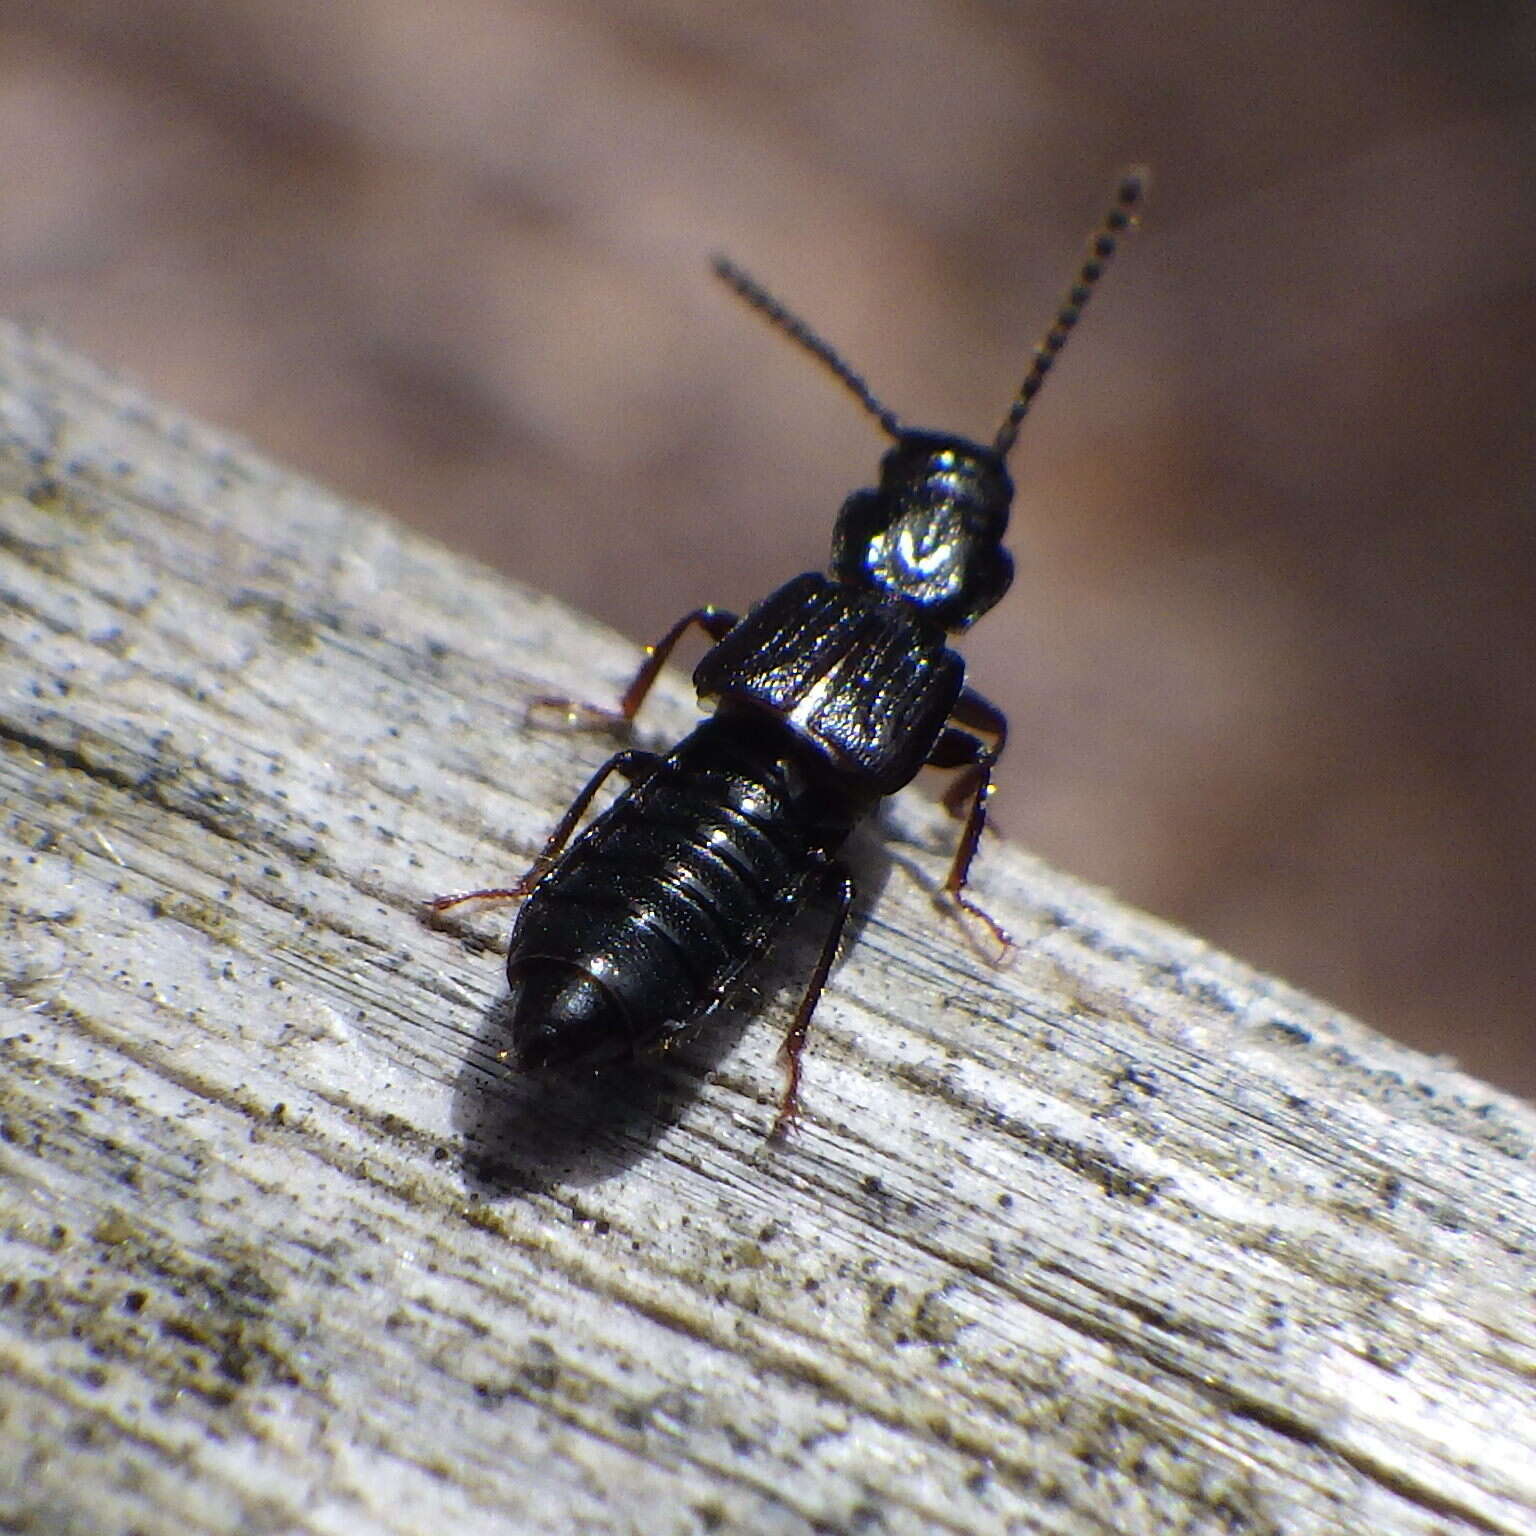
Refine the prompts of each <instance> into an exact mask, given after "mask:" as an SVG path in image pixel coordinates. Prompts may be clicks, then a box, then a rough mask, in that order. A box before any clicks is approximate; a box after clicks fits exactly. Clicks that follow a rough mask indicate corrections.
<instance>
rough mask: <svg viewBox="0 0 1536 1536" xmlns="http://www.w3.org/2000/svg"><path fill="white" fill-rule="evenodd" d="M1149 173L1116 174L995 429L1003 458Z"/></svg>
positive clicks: (1127, 227) (1130, 225) (1132, 222)
mask: <svg viewBox="0 0 1536 1536" xmlns="http://www.w3.org/2000/svg"><path fill="white" fill-rule="evenodd" d="M1148 179H1149V178H1148V175H1147V172H1146V170H1145V168H1144V167H1141V166H1137V167H1136V168H1135V169H1133V170H1129V171H1127V172H1126V173H1125V175H1124V176H1122V177H1121V178H1120V185H1119V187H1118V188H1117V189H1116V191H1115V202H1114V206H1113V207H1112V208H1111V209H1110V210H1109V212H1108V213H1106V214H1105V215H1104V220H1103V222H1102V223H1101V224H1100V225H1099V227H1098V228H1097V229H1096V230H1095V231H1094V232H1093V238H1092V239H1091V240H1090V241H1089V243H1088V256H1087V259H1086V260H1085V261H1084V262H1083V264H1082V266H1081V267H1079V268H1078V272H1077V276H1076V278H1074V279H1073V282H1072V286H1071V287H1070V288H1068V289H1067V291H1066V294H1065V296H1064V297H1063V298H1062V301H1061V306H1060V308H1058V309H1057V311H1056V319H1055V320H1054V321H1053V322H1052V325H1051V328H1050V330H1048V331H1047V332H1046V333H1045V335H1044V337H1042V338H1041V341H1040V344H1039V345H1038V346H1037V347H1036V348H1035V360H1034V362H1032V363H1031V364H1030V365H1029V372H1028V373H1027V374H1026V375H1025V376H1024V382H1023V383H1022V384H1021V385H1020V386H1019V392H1018V394H1017V395H1015V396H1014V401H1013V404H1012V405H1011V406H1010V407H1009V409H1008V415H1007V416H1006V417H1005V418H1004V420H1003V424H1002V426H1000V427H999V428H998V429H997V436H996V438H994V439H993V442H992V446H993V448H994V449H996V451H997V453H998V454H999V456H1000V457H1002V458H1007V456H1008V454H1009V451H1010V450H1011V449H1012V448H1013V444H1014V440H1015V439H1016V438H1017V437H1018V435H1019V424H1020V422H1022V421H1023V420H1024V418H1025V417H1026V416H1027V415H1028V414H1029V408H1030V406H1031V405H1032V404H1033V403H1034V399H1035V396H1036V395H1038V394H1039V393H1040V387H1041V386H1042V385H1043V384H1044V383H1045V376H1046V375H1047V374H1048V373H1049V372H1050V371H1051V364H1052V363H1054V362H1055V361H1056V356H1057V354H1058V353H1059V352H1060V351H1061V349H1062V348H1063V347H1064V346H1066V344H1067V337H1069V336H1070V335H1071V334H1072V327H1073V326H1075V325H1076V324H1077V322H1078V321H1079V320H1081V319H1082V318H1083V308H1084V306H1085V305H1086V304H1087V303H1088V300H1089V298H1090V296H1091V295H1092V293H1093V290H1094V287H1095V285H1096V284H1097V283H1098V281H1099V279H1100V278H1101V277H1103V275H1104V269H1105V268H1106V267H1107V266H1108V265H1109V261H1110V257H1112V256H1113V255H1114V254H1115V250H1116V248H1117V247H1118V246H1119V243H1120V240H1121V237H1122V236H1124V235H1126V234H1129V233H1130V232H1131V231H1132V230H1134V229H1135V228H1136V223H1137V220H1136V209H1137V208H1138V207H1139V206H1140V204H1141V202H1142V200H1143V199H1144V198H1145V196H1146V190H1147V182H1148Z"/></svg>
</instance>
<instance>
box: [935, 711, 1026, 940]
mask: <svg viewBox="0 0 1536 1536" xmlns="http://www.w3.org/2000/svg"><path fill="white" fill-rule="evenodd" d="M950 719H952V720H956V721H958V722H959V725H951V726H946V727H945V728H944V730H943V732H942V733H941V734H940V736H939V739H938V741H937V742H935V743H934V747H933V751H932V752H930V753H929V754H928V763H929V765H930V766H931V767H934V768H958V769H960V772H959V773H958V774H957V775H956V776H955V780H954V782H953V783H952V784H951V785H950V786H949V788H948V790H946V791H945V794H944V805H945V808H946V809H947V810H948V811H949V813H950V815H952V816H960V815H964V817H965V825H964V826H963V827H962V828H961V830H960V842H959V845H958V846H957V847H956V849H955V857H954V860H953V862H952V863H951V864H950V866H949V876H948V878H947V879H946V880H945V881H944V890H945V893H946V894H947V895H948V896H950V897H951V898H952V899H953V900H954V903H955V905H956V906H958V907H959V908H960V909H961V910H962V911H964V912H968V913H969V914H970V915H971V916H972V917H974V918H976V919H977V920H978V921H979V922H981V923H983V924H985V926H986V928H987V931H988V932H989V933H990V934H991V935H992V937H993V938H994V939H995V940H996V941H997V943H998V945H999V946H1000V947H1001V949H1002V951H1003V955H1004V956H1006V954H1007V952H1008V951H1009V950H1010V949H1012V948H1013V940H1012V939H1011V938H1010V937H1009V936H1008V931H1007V930H1006V929H1005V928H1004V927H1003V926H1002V925H1001V924H1000V923H999V922H998V921H997V919H996V918H994V917H993V916H992V915H991V913H989V912H987V911H985V910H984V909H983V908H982V907H980V906H978V905H977V904H976V903H975V902H974V901H972V900H971V899H970V897H968V896H967V895H966V894H965V882H966V878H967V876H969V874H970V872H971V861H972V859H974V858H975V857H976V848H977V845H978V844H979V843H980V842H981V833H982V829H983V828H984V827H985V826H986V824H987V801H988V800H989V799H990V798H991V796H992V769H993V767H994V766H995V765H996V763H997V760H998V758H999V757H1001V756H1002V752H1003V744H1004V743H1005V742H1006V741H1007V739H1008V717H1007V716H1006V715H1005V714H1004V713H1003V712H1002V710H1000V709H999V708H998V707H997V706H996V705H995V704H993V703H991V702H989V701H988V700H986V699H984V698H982V696H981V695H980V694H979V693H973V692H972V691H971V690H970V689H969V688H966V689H964V690H963V691H962V692H961V695H960V698H959V701H958V702H957V703H956V705H955V707H954V710H953V711H952V712H951V714H950ZM961 726H964V727H968V729H963V730H962V729H961V728H960V727H961ZM977 731H980V732H983V733H985V734H986V735H987V736H990V737H991V738H992V740H991V743H990V745H989V744H988V743H987V742H985V741H983V740H982V738H981V736H978V735H976V734H974V733H975V732H977ZM1001 958H1002V957H1001V956H1000V957H999V961H1001Z"/></svg>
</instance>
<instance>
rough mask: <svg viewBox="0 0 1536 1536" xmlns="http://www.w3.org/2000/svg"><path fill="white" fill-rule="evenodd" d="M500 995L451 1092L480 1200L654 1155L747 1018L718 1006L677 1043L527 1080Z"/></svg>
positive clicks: (594, 1178)
mask: <svg viewBox="0 0 1536 1536" xmlns="http://www.w3.org/2000/svg"><path fill="white" fill-rule="evenodd" d="M509 1011H510V999H509V998H508V997H506V996H505V995H503V996H502V997H500V998H498V999H497V1000H496V1002H494V1003H492V1004H491V1006H490V1007H489V1008H487V1009H486V1011H485V1013H484V1015H483V1016H482V1019H481V1024H480V1028H479V1030H478V1032H477V1035H476V1039H475V1042H474V1044H473V1045H472V1046H471V1047H470V1050H469V1052H468V1053H467V1055H466V1057H465V1061H464V1065H463V1067H462V1068H461V1069H460V1072H459V1077H458V1081H457V1082H456V1084H455V1085H454V1099H453V1109H452V1117H453V1124H454V1128H455V1130H456V1131H457V1132H458V1134H459V1137H460V1153H459V1164H460V1170H461V1172H462V1175H463V1178H464V1182H465V1185H466V1187H467V1188H468V1189H469V1191H470V1192H471V1193H472V1194H475V1195H478V1196H479V1197H481V1198H482V1199H487V1200H494V1199H502V1198H505V1197H507V1196H511V1195H517V1194H538V1193H544V1192H546V1191H548V1190H549V1189H551V1188H553V1187H554V1186H555V1185H569V1184H577V1185H584V1184H593V1183H597V1182H599V1181H601V1180H604V1179H608V1178H611V1177H612V1176H613V1175H614V1174H616V1173H621V1172H623V1171H624V1169H626V1168H628V1167H630V1166H631V1165H632V1164H634V1163H636V1162H638V1161H639V1160H640V1159H641V1158H643V1157H645V1156H646V1155H647V1154H648V1153H650V1152H651V1151H652V1150H653V1149H654V1148H655V1146H656V1143H657V1142H658V1141H659V1140H660V1139H661V1137H662V1136H664V1135H665V1134H666V1132H667V1131H668V1130H670V1129H671V1128H672V1127H673V1126H675V1125H676V1124H677V1122H678V1120H679V1119H680V1118H681V1116H682V1114H683V1112H684V1110H685V1109H686V1108H687V1106H688V1104H689V1103H690V1102H691V1100H692V1099H693V1097H694V1096H695V1095H696V1094H697V1093H698V1091H699V1088H700V1085H701V1083H702V1082H703V1081H704V1079H705V1078H706V1077H707V1076H708V1075H709V1073H710V1072H712V1071H714V1070H715V1068H716V1067H717V1066H718V1065H719V1063H720V1061H721V1060H723V1059H724V1057H725V1056H726V1054H727V1053H728V1052H729V1051H730V1050H731V1049H732V1047H733V1046H734V1045H735V1043H736V1042H737V1040H739V1039H740V1037H741V1034H742V1031H743V1030H744V1029H745V1027H746V1025H747V1023H748V1022H749V1021H750V1019H751V1014H750V1013H749V1012H747V1011H745V1010H742V1009H738V1008H730V1007H721V1008H719V1009H716V1010H715V1011H714V1012H712V1013H710V1014H709V1015H708V1016H707V1017H706V1018H705V1019H703V1020H701V1021H700V1024H699V1026H698V1027H697V1028H696V1029H692V1030H689V1031H687V1032H686V1033H685V1034H683V1035H681V1036H679V1037H678V1039H677V1041H676V1042H675V1043H673V1044H669V1045H668V1046H666V1047H664V1048H662V1049H660V1050H652V1051H641V1052H636V1053H635V1054H634V1055H633V1056H631V1057H628V1058H626V1059H624V1060H621V1061H617V1062H614V1063H612V1064H611V1065H609V1066H607V1067H604V1068H601V1069H599V1070H596V1071H592V1070H588V1071H584V1072H580V1073H577V1072H561V1071H554V1070H551V1071H541V1072H524V1071H521V1070H520V1069H519V1068H518V1067H517V1066H516V1065H515V1064H514V1063H513V1062H512V1060H511V1056H510V1053H509V1049H508V1048H509V1046H510V1042H511V1033H510V1029H509V1020H508V1014H509Z"/></svg>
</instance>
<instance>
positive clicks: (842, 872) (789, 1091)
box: [768, 864, 854, 1141]
mask: <svg viewBox="0 0 1536 1536" xmlns="http://www.w3.org/2000/svg"><path fill="white" fill-rule="evenodd" d="M822 884H823V887H824V888H826V889H829V890H831V891H832V892H833V893H834V894H835V896H836V898H837V911H836V912H835V913H834V914H833V917H832V926H831V927H830V928H828V929H827V936H826V938H825V940H824V941H823V942H822V946H821V954H820V955H819V956H818V957H817V959H816V969H815V970H813V971H812V972H811V979H810V981H809V982H807V983H806V987H805V992H804V994H803V995H802V997H801V999H800V1006H799V1007H798V1008H796V1009H795V1016H794V1018H793V1019H791V1020H790V1024H789V1028H788V1030H786V1031H785V1034H784V1043H783V1045H781V1046H780V1047H779V1055H780V1056H781V1057H782V1058H783V1061H784V1093H783V1096H782V1097H781V1098H780V1100H779V1112H778V1114H777V1115H775V1116H774V1117H773V1129H772V1130H771V1131H769V1132H768V1139H769V1140H770V1141H777V1140H779V1139H780V1138H782V1137H784V1136H786V1135H788V1133H789V1132H790V1130H791V1129H793V1127H794V1124H795V1121H796V1120H798V1119H799V1117H800V1057H801V1054H802V1053H803V1052H804V1050H805V1037H806V1034H807V1033H808V1032H809V1030H810V1027H811V1015H812V1014H813V1013H815V1011H816V1004H817V1003H818V1002H820V1001H821V994H822V993H823V992H824V991H825V990H826V986H827V977H828V976H830V975H831V974H832V963H833V961H835V960H836V959H837V947H838V944H839V943H840V942H841V941H842V937H843V929H844V927H845V926H846V925H847V922H848V913H849V911H850V909H851V908H852V906H853V897H854V884H853V876H852V875H850V874H849V873H848V871H847V870H846V869H845V868H844V867H843V866H842V865H841V864H829V865H828V866H827V867H826V870H825V871H824V872H823V874H822Z"/></svg>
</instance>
